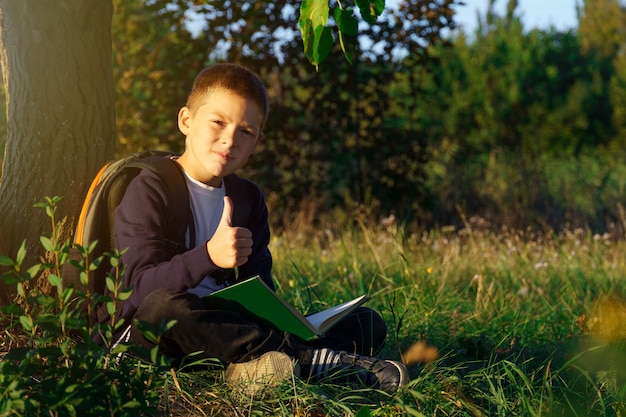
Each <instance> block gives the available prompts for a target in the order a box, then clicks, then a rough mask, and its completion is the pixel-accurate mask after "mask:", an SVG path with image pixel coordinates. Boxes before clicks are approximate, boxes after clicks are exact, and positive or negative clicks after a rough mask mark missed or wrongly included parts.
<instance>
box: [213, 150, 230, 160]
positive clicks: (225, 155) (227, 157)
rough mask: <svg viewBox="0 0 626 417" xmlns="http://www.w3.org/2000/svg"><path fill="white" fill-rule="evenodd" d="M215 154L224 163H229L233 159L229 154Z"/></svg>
mask: <svg viewBox="0 0 626 417" xmlns="http://www.w3.org/2000/svg"><path fill="white" fill-rule="evenodd" d="M215 154H216V155H217V156H219V157H220V158H221V159H223V160H225V161H230V160H231V159H234V158H233V156H232V155H231V154H229V153H224V152H217V151H216V152H215Z"/></svg>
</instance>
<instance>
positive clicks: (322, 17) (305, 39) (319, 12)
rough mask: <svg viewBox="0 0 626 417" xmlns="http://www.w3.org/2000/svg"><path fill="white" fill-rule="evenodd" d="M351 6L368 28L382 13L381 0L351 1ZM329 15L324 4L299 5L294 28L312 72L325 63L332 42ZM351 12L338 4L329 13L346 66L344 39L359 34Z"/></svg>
mask: <svg viewBox="0 0 626 417" xmlns="http://www.w3.org/2000/svg"><path fill="white" fill-rule="evenodd" d="M355 3H356V6H357V8H358V10H359V13H360V15H361V17H362V18H363V20H364V21H365V22H367V23H369V24H370V25H371V24H374V23H376V20H377V19H378V17H379V16H380V15H381V14H382V12H383V10H384V9H385V0H355ZM330 11H331V7H330V3H329V1H328V0H302V4H301V5H300V18H299V19H298V26H299V27H300V34H301V36H302V43H303V46H304V53H305V55H306V57H307V59H308V60H309V62H310V63H311V64H313V65H315V68H318V67H319V64H320V63H321V62H322V61H324V60H325V59H326V57H327V56H328V53H329V52H330V49H331V48H332V46H333V44H334V42H335V38H334V37H333V28H332V27H331V26H329V24H328V20H329V17H330ZM354 11H355V9H354V7H352V6H345V5H344V4H342V2H341V1H339V0H338V1H337V5H336V6H335V7H334V9H333V13H332V16H333V20H334V21H335V26H334V29H335V30H336V31H337V38H338V40H339V45H340V46H341V50H342V51H343V54H344V56H345V57H346V60H347V61H348V62H349V63H352V56H351V55H350V52H348V50H347V48H346V36H357V35H358V31H359V21H358V19H357V18H356V16H355V14H354Z"/></svg>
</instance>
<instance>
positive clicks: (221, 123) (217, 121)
mask: <svg viewBox="0 0 626 417" xmlns="http://www.w3.org/2000/svg"><path fill="white" fill-rule="evenodd" d="M212 122H213V123H214V124H216V125H218V126H224V122H223V121H221V120H218V119H215V120H213V121H212Z"/></svg>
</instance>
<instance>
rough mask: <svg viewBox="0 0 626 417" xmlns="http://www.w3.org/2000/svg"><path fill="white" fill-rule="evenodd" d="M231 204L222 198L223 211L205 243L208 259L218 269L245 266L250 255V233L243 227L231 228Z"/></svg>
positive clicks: (225, 198) (228, 199)
mask: <svg viewBox="0 0 626 417" xmlns="http://www.w3.org/2000/svg"><path fill="white" fill-rule="evenodd" d="M232 218H233V202H232V200H231V199H230V197H228V196H224V211H223V212H222V219H221V220H220V224H219V225H218V226H217V230H216V231H215V234H214V235H213V237H212V238H211V240H209V241H208V242H207V243H206V250H207V253H208V255H209V258H210V259H211V261H213V263H214V264H215V265H217V266H219V267H220V268H234V267H237V266H240V265H243V264H245V263H246V262H247V261H248V256H249V255H250V254H251V253H252V232H250V230H248V229H246V228H245V227H232Z"/></svg>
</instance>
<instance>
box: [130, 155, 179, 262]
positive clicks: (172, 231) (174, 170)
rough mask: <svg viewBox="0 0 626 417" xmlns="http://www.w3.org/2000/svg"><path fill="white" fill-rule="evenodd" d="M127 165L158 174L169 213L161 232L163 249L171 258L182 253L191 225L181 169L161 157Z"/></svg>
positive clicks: (150, 157)
mask: <svg viewBox="0 0 626 417" xmlns="http://www.w3.org/2000/svg"><path fill="white" fill-rule="evenodd" d="M129 165H130V166H133V167H137V168H140V169H149V170H150V171H152V172H154V173H156V174H158V175H159V177H161V179H162V180H163V182H164V183H165V188H166V190H167V193H168V198H169V201H170V209H171V212H170V218H169V221H168V222H167V227H166V229H165V230H164V231H163V235H164V238H165V248H164V249H165V251H166V252H168V253H169V254H171V255H172V256H174V255H176V254H178V253H182V252H184V251H185V249H186V245H185V235H186V233H187V228H188V227H189V224H190V223H191V222H190V220H191V206H190V204H189V191H188V189H187V182H186V181H185V175H184V173H183V170H182V168H181V167H180V166H179V165H178V163H176V161H174V160H173V159H172V158H168V157H163V156H149V157H147V158H144V159H141V160H138V161H134V162H132V163H130V164H129Z"/></svg>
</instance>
